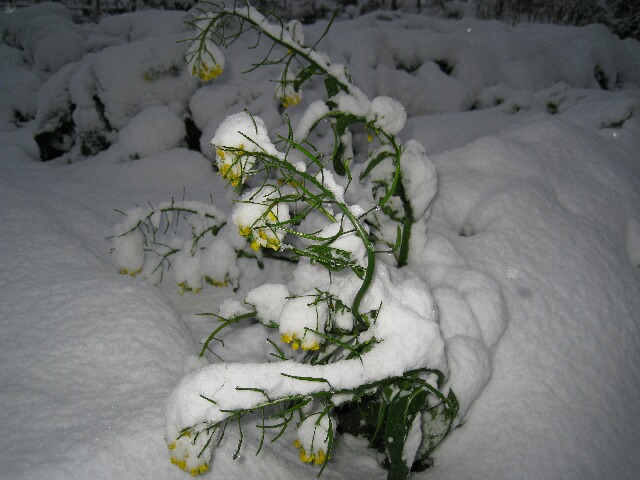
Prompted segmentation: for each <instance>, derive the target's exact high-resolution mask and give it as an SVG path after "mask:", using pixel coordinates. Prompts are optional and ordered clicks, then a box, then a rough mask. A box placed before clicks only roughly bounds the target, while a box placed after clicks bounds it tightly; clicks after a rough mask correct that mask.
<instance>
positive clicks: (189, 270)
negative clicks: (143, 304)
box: [112, 199, 239, 292]
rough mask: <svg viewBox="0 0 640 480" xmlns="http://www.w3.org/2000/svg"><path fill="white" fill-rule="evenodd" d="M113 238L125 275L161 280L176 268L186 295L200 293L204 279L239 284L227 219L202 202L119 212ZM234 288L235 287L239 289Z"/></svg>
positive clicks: (207, 281) (177, 276)
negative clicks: (167, 270)
mask: <svg viewBox="0 0 640 480" xmlns="http://www.w3.org/2000/svg"><path fill="white" fill-rule="evenodd" d="M120 213H121V214H122V215H124V217H125V218H124V219H123V220H122V221H121V222H120V223H118V224H116V226H115V229H114V230H115V234H114V236H113V237H112V242H113V243H112V245H113V253H114V259H115V263H116V265H117V266H118V267H119V269H120V273H122V274H125V275H131V276H137V275H140V276H141V277H143V278H147V279H149V280H151V281H152V282H153V283H155V282H160V281H161V280H162V277H163V275H164V271H165V270H166V269H168V268H169V267H173V271H174V275H175V279H176V282H177V283H178V286H179V287H180V290H181V291H182V292H184V291H192V292H197V291H199V290H200V289H201V288H202V282H203V281H205V282H206V283H209V284H211V285H215V286H218V287H222V286H228V285H234V280H235V279H236V278H237V277H238V275H239V272H238V271H237V270H238V268H237V266H236V262H235V260H236V255H237V252H236V251H235V250H234V249H233V248H232V247H231V245H230V244H229V242H228V241H227V239H226V238H225V237H224V235H221V236H218V233H219V232H220V231H221V229H223V228H224V226H225V225H226V218H225V217H226V216H225V215H224V213H222V212H220V211H219V210H218V209H217V208H216V207H215V206H214V205H209V204H205V203H202V202H193V201H192V202H189V201H175V200H173V199H172V200H171V201H170V202H164V203H161V204H160V205H158V206H156V207H154V206H149V207H146V208H141V207H137V208H133V209H130V210H128V211H127V212H120ZM234 286H235V285H234Z"/></svg>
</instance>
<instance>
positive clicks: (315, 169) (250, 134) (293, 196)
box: [166, 112, 458, 479]
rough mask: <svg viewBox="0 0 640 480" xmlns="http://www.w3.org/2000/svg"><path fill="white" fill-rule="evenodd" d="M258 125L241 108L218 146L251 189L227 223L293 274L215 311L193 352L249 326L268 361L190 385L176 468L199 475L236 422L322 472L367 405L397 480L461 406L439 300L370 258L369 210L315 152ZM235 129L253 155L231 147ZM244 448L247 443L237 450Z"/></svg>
mask: <svg viewBox="0 0 640 480" xmlns="http://www.w3.org/2000/svg"><path fill="white" fill-rule="evenodd" d="M230 125H233V127H230ZM262 127H263V123H262V122H261V121H260V119H258V118H256V117H252V116H251V115H249V114H248V113H246V112H244V113H241V114H237V115H233V116H232V119H231V120H229V121H225V122H223V123H222V125H220V128H219V129H218V131H217V132H216V134H215V137H214V140H215V141H216V142H218V143H217V144H215V147H216V149H217V150H218V151H222V152H224V158H225V159H226V158H227V155H228V154H229V153H232V154H233V155H234V156H235V160H234V162H238V163H241V164H244V165H250V167H248V168H245V169H244V170H243V172H242V173H243V174H242V175H239V176H237V177H234V179H235V178H237V179H238V180H239V181H240V182H243V183H244V182H247V183H249V182H251V181H253V180H258V183H259V184H258V186H257V187H255V188H253V189H251V190H249V191H248V192H247V193H245V194H243V195H241V196H240V198H239V199H238V201H237V202H236V204H235V206H234V211H233V214H232V219H233V223H234V224H235V225H236V227H237V229H238V233H239V234H240V235H241V236H243V237H247V238H248V239H249V241H250V244H251V248H253V249H255V250H261V249H272V250H275V251H277V252H279V253H281V254H283V255H288V256H289V258H292V259H294V260H296V261H297V266H296V267H295V269H294V271H293V274H292V276H293V278H292V281H291V282H289V283H288V284H286V285H285V284H268V285H262V286H259V287H257V288H254V289H253V290H251V291H250V292H249V293H248V294H247V296H246V297H245V304H246V305H247V306H248V307H244V306H242V305H237V306H236V307H234V308H231V309H229V308H228V307H225V309H224V310H225V314H226V316H225V315H223V313H222V312H221V314H220V315H215V316H216V317H218V319H219V320H220V325H219V326H218V327H217V328H216V329H215V330H214V331H213V332H212V333H211V335H210V336H209V337H208V338H207V340H206V341H205V342H204V344H203V347H202V350H201V352H200V356H204V355H205V354H206V353H207V352H212V353H213V354H214V355H216V353H215V351H214V346H213V341H214V340H219V338H218V334H219V333H220V332H221V331H222V330H224V329H225V328H227V327H230V326H232V325H234V324H236V323H238V322H240V321H243V320H245V319H249V318H254V319H256V320H257V321H258V322H259V323H260V324H262V325H263V326H264V327H265V329H264V335H265V338H266V339H267V341H268V342H269V343H270V344H271V346H272V347H273V352H272V354H271V355H272V356H273V357H274V359H275V361H270V362H265V363H261V364H250V365H246V364H234V363H216V364H212V365H209V366H206V367H204V368H202V369H200V370H197V371H195V372H194V373H192V374H190V375H188V376H187V377H185V378H184V379H183V381H182V382H181V383H180V385H178V387H177V388H176V389H175V391H174V392H173V394H172V396H171V399H170V401H169V407H168V418H167V426H166V438H167V440H168V442H169V448H170V450H171V461H172V462H173V463H174V464H176V465H178V466H179V467H180V468H182V469H185V470H187V471H189V472H191V473H192V474H193V475H197V474H199V473H201V472H204V471H206V470H208V469H209V465H210V461H211V457H212V455H213V449H214V448H215V447H216V446H217V445H219V443H220V442H221V441H222V438H223V435H224V431H225V429H226V428H227V426H228V425H229V424H230V422H231V424H236V423H237V425H238V427H239V428H241V421H242V419H243V418H244V417H246V416H252V417H255V416H256V415H257V418H258V422H259V427H260V428H262V429H263V439H262V441H264V439H265V438H266V435H267V432H268V431H274V430H275V431H277V432H278V433H277V435H276V438H277V437H280V436H281V435H282V434H283V433H284V432H285V431H286V430H287V429H288V428H289V427H292V428H295V429H296V430H297V437H296V440H295V442H294V445H295V447H296V448H298V449H299V451H300V460H302V461H303V462H308V463H314V464H317V465H323V466H324V465H325V464H326V463H327V462H328V461H329V459H330V456H331V451H332V448H333V445H334V439H335V435H336V432H337V426H338V418H339V416H340V415H341V414H344V412H345V411H347V410H348V409H350V408H352V407H353V408H360V406H362V405H366V406H367V407H366V409H365V411H366V412H368V413H369V412H376V413H375V416H371V415H363V416H362V418H361V419H360V420H362V422H363V425H365V426H366V427H369V429H368V430H367V431H366V432H363V433H364V434H366V435H367V436H368V437H369V439H370V441H371V443H372V445H375V446H376V447H378V448H379V449H380V450H381V451H383V452H384V453H385V454H386V456H387V458H388V460H389V478H390V479H404V478H406V477H407V476H408V474H409V471H410V468H411V466H412V465H413V464H414V462H415V461H418V462H420V461H424V460H425V459H426V457H427V456H428V454H429V453H430V452H431V450H432V449H433V448H434V447H435V446H436V445H437V444H438V443H439V442H440V441H441V440H442V438H444V436H446V434H447V433H448V432H449V430H450V429H451V427H452V425H453V422H454V419H455V418H456V414H457V408H458V406H457V401H456V398H455V395H454V393H453V392H452V391H449V392H448V394H447V395H445V394H444V393H443V392H441V390H440V388H441V386H442V383H443V381H444V379H445V376H446V374H447V372H448V368H447V362H446V358H445V354H444V341H443V339H442V336H441V334H440V329H439V326H438V324H437V314H436V309H435V305H434V303H433V299H432V298H431V296H430V294H429V293H428V289H427V287H426V285H425V284H424V283H423V282H422V281H420V280H419V279H418V278H417V277H415V275H413V274H412V273H411V271H410V270H409V269H398V268H397V267H395V266H387V265H385V264H383V263H380V262H378V261H377V259H376V252H375V248H374V245H373V240H372V237H371V234H370V231H369V228H368V227H367V225H365V223H364V218H365V217H366V214H367V212H366V211H365V210H364V209H363V208H361V207H360V206H358V205H351V204H348V203H347V202H346V201H345V199H344V193H345V192H344V189H342V188H341V187H340V186H339V185H338V184H337V183H336V181H335V179H334V177H333V174H332V173H331V172H330V171H329V170H328V169H327V168H326V165H325V163H323V161H322V159H321V157H320V155H319V154H318V153H317V152H316V153H312V152H311V151H310V150H308V149H307V148H306V147H305V146H303V145H302V144H300V143H298V142H297V141H296V140H295V138H294V136H293V130H292V128H291V127H290V126H289V129H288V132H289V134H288V136H286V137H280V140H281V143H282V145H283V146H282V147H281V150H277V149H275V147H274V144H273V143H272V142H271V140H270V139H269V138H262V139H261V140H256V139H260V138H261V134H262V133H264V132H262ZM230 128H231V129H230ZM234 130H235V131H234ZM238 133H240V136H242V137H244V138H245V140H244V143H245V144H246V145H252V147H251V149H247V148H240V147H239V146H238V141H239V139H238ZM227 143H230V145H227ZM297 154H301V155H302V157H299V156H298V155H297ZM246 158H250V159H251V160H250V161H247V162H246V163H243V162H245V159H246ZM292 158H295V159H296V162H295V163H292V161H291V159H292ZM300 158H303V159H304V160H299V159H300ZM232 182H233V180H232V179H229V183H232ZM311 220H312V221H311ZM311 224H313V229H311V228H308V227H310V225H311ZM288 347H290V348H288ZM443 427H444V428H443ZM427 432H428V433H427ZM261 443H262V442H261ZM241 444H242V435H240V441H239V444H238V449H237V451H239V449H240V447H241Z"/></svg>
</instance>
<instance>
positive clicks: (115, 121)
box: [35, 12, 197, 161]
mask: <svg viewBox="0 0 640 480" xmlns="http://www.w3.org/2000/svg"><path fill="white" fill-rule="evenodd" d="M157 17H162V18H161V19H159V18H157ZM184 18H185V14H184V13H181V14H176V13H175V12H154V13H153V14H151V15H150V19H146V20H145V18H144V17H142V16H139V15H138V16H136V15H131V16H129V15H122V16H117V17H109V18H107V19H105V20H104V21H103V22H101V23H100V24H98V25H97V26H95V30H94V32H93V35H92V36H91V39H90V41H89V42H88V46H89V48H90V49H92V50H96V51H94V52H92V53H91V54H87V55H84V56H83V57H82V59H81V60H80V61H78V62H75V63H69V64H67V65H65V66H64V67H63V68H61V69H60V70H59V71H57V72H56V73H55V74H54V75H53V76H51V77H50V78H49V79H48V80H47V81H46V82H45V84H44V85H43V87H42V88H41V89H40V91H39V92H38V100H37V113H36V135H35V137H36V141H37V143H38V145H39V146H40V149H41V158H42V159H43V160H50V159H53V158H57V157H60V156H64V157H65V158H66V159H68V160H70V161H75V160H78V159H81V158H84V157H87V156H91V155H95V154H97V153H98V152H100V151H102V150H105V149H107V148H108V147H109V146H111V145H112V144H115V143H117V142H118V140H119V133H122V131H123V130H124V134H123V136H124V145H121V146H120V147H121V148H120V150H121V151H122V154H123V156H122V159H123V160H128V159H130V158H138V157H141V156H144V155H146V154H152V153H154V152H150V153H149V152H146V151H142V150H141V149H140V148H139V147H140V145H141V144H143V143H144V144H146V145H147V147H145V148H146V149H148V148H154V147H151V145H152V144H156V147H155V152H157V151H160V150H162V149H165V148H170V147H173V146H175V145H176V144H177V143H178V141H180V142H181V141H183V140H184V139H185V137H186V131H185V125H184V122H185V118H188V112H187V104H188V101H189V98H190V97H191V95H192V94H193V92H194V91H195V89H196V88H197V82H194V81H193V79H192V78H191V77H190V75H189V73H188V72H186V71H185V68H184V66H185V64H186V60H185V55H186V49H187V45H186V44H184V43H181V42H179V40H180V39H182V38H183V37H184V33H176V31H178V32H179V31H181V30H183V29H184V26H182V23H183V22H184ZM150 20H153V21H150ZM160 20H162V21H160ZM177 24H179V25H181V26H180V29H178V27H177V26H176V25H177ZM158 25H160V26H158ZM129 39H133V41H129ZM150 107H161V108H164V110H157V111H156V113H158V114H159V116H156V117H154V122H155V123H156V124H157V126H158V127H159V128H158V130H154V131H150V130H148V129H147V130H146V131H142V130H145V127H141V126H140V125H139V124H140V123H141V122H142V121H143V120H144V118H147V119H148V118H149V116H150V115H152V113H151V112H153V110H151V111H150V112H147V113H146V114H144V113H141V112H143V111H144V110H145V109H148V108H150ZM168 109H171V111H172V112H173V115H172V114H170V113H167V112H168ZM161 111H164V112H165V114H160V113H159V112H161ZM138 114H141V115H143V116H144V115H147V117H144V118H141V119H138V120H137V121H136V122H134V125H132V126H131V127H130V128H129V130H125V127H127V126H128V125H129V122H130V121H131V120H132V119H133V118H134V117H136V115H138ZM169 117H171V118H169ZM177 120H180V122H181V123H182V124H183V125H182V126H177ZM168 122H169V123H170V124H171V128H169V130H171V133H170V134H169V133H161V132H162V130H163V127H167V126H168V125H169V123H168ZM136 123H137V124H138V126H137V127H136V126H135V125H136ZM173 126H175V127H176V128H175V129H174V128H173ZM136 129H137V134H136V135H141V134H144V135H143V136H139V137H138V138H137V140H136V141H137V143H138V146H136V147H135V148H134V146H133V145H132V142H133V140H132V138H131V135H130V134H131V132H133V131H134V130H136ZM141 129H142V130H141ZM178 133H179V134H180V139H176V138H175V137H176V135H178ZM147 134H148V135H147ZM159 136H162V139H161V143H162V144H161V145H160V144H157V143H156V140H157V139H158V138H159ZM168 143H170V144H171V145H169V144H168Z"/></svg>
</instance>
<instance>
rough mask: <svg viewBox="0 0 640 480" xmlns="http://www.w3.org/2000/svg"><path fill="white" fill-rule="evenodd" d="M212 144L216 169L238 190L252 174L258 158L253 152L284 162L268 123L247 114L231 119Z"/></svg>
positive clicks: (238, 114) (219, 131) (231, 117)
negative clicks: (214, 151) (268, 128)
mask: <svg viewBox="0 0 640 480" xmlns="http://www.w3.org/2000/svg"><path fill="white" fill-rule="evenodd" d="M211 144H212V145H213V146H214V147H215V148H216V165H217V166H218V168H219V170H220V174H221V175H222V178H225V179H227V180H229V181H230V182H231V184H232V185H233V186H238V185H240V184H241V183H243V182H244V181H245V179H246V178H247V176H248V175H249V174H250V173H252V172H251V170H252V169H253V167H254V165H255V163H256V157H255V156H254V155H251V153H252V152H255V153H260V154H266V155H273V156H275V157H278V158H282V157H283V155H282V153H280V152H279V151H278V150H276V147H275V145H274V144H273V142H272V141H271V139H270V138H269V133H268V132H267V127H266V125H265V123H264V122H263V121H262V120H261V119H260V118H259V117H254V116H252V115H250V114H249V113H247V112H239V113H235V114H233V115H229V116H228V117H227V118H225V119H224V121H223V122H222V123H221V124H220V126H219V127H218V130H217V131H216V133H215V135H214V137H213V139H212V140H211Z"/></svg>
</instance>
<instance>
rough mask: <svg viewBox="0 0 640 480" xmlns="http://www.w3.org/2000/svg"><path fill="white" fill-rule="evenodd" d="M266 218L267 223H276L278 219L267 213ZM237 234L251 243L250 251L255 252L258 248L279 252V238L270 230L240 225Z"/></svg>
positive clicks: (271, 213)
mask: <svg viewBox="0 0 640 480" xmlns="http://www.w3.org/2000/svg"><path fill="white" fill-rule="evenodd" d="M266 218H267V219H268V220H269V223H272V222H277V221H278V217H276V215H275V214H274V213H273V212H269V213H267V215H266ZM238 233H240V235H242V236H243V237H244V238H247V239H249V240H250V241H251V249H252V250H254V251H256V252H257V251H258V250H260V247H262V248H271V249H273V250H275V251H276V252H277V251H278V250H280V238H279V237H278V235H276V232H275V231H274V230H273V229H272V228H269V227H253V228H252V227H249V226H247V225H240V226H239V227H238Z"/></svg>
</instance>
